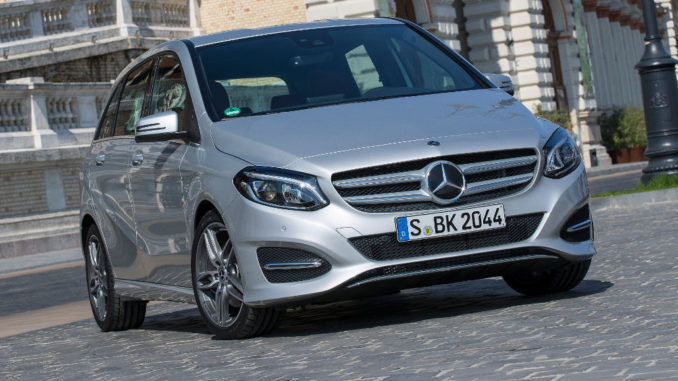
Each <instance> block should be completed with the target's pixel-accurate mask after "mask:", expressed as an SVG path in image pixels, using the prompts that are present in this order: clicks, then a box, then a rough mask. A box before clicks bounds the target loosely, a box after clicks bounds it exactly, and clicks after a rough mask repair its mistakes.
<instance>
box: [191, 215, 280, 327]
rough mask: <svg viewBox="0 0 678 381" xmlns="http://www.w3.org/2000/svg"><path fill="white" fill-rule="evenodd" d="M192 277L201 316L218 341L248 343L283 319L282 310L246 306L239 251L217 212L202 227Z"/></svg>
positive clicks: (195, 242)
mask: <svg viewBox="0 0 678 381" xmlns="http://www.w3.org/2000/svg"><path fill="white" fill-rule="evenodd" d="M208 246H209V247H208ZM210 248H211V249H210ZM210 250H211V251H210ZM191 274H192V281H193V293H194V296H195V301H196V304H197V305H198V310H199V311H200V315H201V316H202V318H203V320H204V321H205V324H206V325H207V327H208V328H209V330H210V331H211V332H212V333H213V334H214V335H215V336H216V337H217V338H219V339H244V338H248V337H253V336H259V335H263V334H266V333H268V332H270V331H272V330H273V329H274V328H275V327H276V326H277V324H278V321H279V320H280V316H281V311H280V310H279V309H277V308H258V307H252V306H248V305H247V304H245V303H243V301H242V300H243V299H244V294H243V287H242V282H241V280H242V278H241V276H240V271H239V267H238V262H237V257H236V254H235V249H234V248H233V245H232V244H231V242H230V236H229V235H228V230H227V229H226V227H225V225H224V223H223V221H222V219H221V217H220V216H219V214H218V213H217V212H216V211H214V210H212V211H209V212H207V213H206V214H205V216H204V217H203V218H202V219H201V220H200V222H199V223H198V227H197V229H196V234H195V239H194V240H193V250H192V255H191Z"/></svg>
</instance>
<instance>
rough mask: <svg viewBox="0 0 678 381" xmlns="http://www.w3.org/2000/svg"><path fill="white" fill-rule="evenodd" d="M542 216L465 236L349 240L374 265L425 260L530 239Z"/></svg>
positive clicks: (509, 219) (380, 236)
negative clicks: (396, 260)
mask: <svg viewBox="0 0 678 381" xmlns="http://www.w3.org/2000/svg"><path fill="white" fill-rule="evenodd" d="M543 215H544V214H543V213H533V214H524V215H520V216H512V217H506V227H505V228H503V229H497V230H489V231H483V232H478V233H470V234H464V235H454V236H447V237H440V238H429V239H422V240H417V241H410V242H398V239H397V237H396V233H389V234H376V235H370V236H362V237H356V238H351V239H349V242H351V244H352V245H353V247H355V248H356V250H358V251H359V252H360V253H361V254H362V255H364V256H365V257H367V258H369V259H373V260H375V261H388V260H393V259H402V258H414V257H423V256H426V255H435V254H446V253H453V252H457V251H463V250H472V249H478V248H483V247H490V246H499V245H504V244H508V243H513V242H519V241H523V240H526V239H528V238H529V237H530V236H531V235H532V234H534V232H535V231H536V230H537V227H538V226H539V223H540V222H541V220H542V217H543Z"/></svg>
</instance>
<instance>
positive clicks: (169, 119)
mask: <svg viewBox="0 0 678 381" xmlns="http://www.w3.org/2000/svg"><path fill="white" fill-rule="evenodd" d="M185 137H186V134H185V133H184V132H180V131H179V115H178V114H177V113H176V112H175V111H165V112H159V113H157V114H153V115H149V116H147V117H144V118H141V119H139V122H137V131H136V134H135V135H134V139H135V140H136V141H138V142H151V141H159V140H169V139H184V138H185Z"/></svg>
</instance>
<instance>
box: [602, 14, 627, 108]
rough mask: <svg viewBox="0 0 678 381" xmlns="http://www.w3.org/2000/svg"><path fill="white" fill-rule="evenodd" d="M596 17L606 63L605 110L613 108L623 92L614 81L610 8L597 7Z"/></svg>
mask: <svg viewBox="0 0 678 381" xmlns="http://www.w3.org/2000/svg"><path fill="white" fill-rule="evenodd" d="M596 15H597V16H598V26H599V31H600V38H601V42H602V50H601V52H602V57H603V62H604V63H605V69H606V70H605V79H606V82H605V87H606V89H607V90H606V94H607V95H608V96H607V99H606V100H605V104H604V105H602V107H603V108H610V107H613V106H614V105H615V104H616V102H617V97H618V95H619V92H620V91H621V90H620V88H619V81H616V80H613V78H615V75H616V73H615V70H614V67H612V66H614V40H613V37H612V29H611V27H610V19H609V15H610V8H609V7H608V6H606V5H599V6H598V7H596Z"/></svg>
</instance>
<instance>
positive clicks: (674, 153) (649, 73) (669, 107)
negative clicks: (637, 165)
mask: <svg viewBox="0 0 678 381" xmlns="http://www.w3.org/2000/svg"><path fill="white" fill-rule="evenodd" d="M642 3H643V16H644V18H645V52H644V53H643V57H642V58H641V59H640V62H638V64H637V65H636V69H638V72H639V73H640V83H641V86H642V89H643V106H644V109H645V125H646V127H647V149H646V150H645V156H647V157H648V158H649V159H650V161H649V163H648V165H647V167H645V168H644V169H643V176H642V177H641V181H642V182H643V183H645V184H647V183H648V182H650V180H651V179H652V178H653V177H655V176H658V175H663V174H670V175H678V81H676V64H677V63H678V60H676V59H674V58H671V54H670V53H669V52H667V51H666V49H665V48H664V45H662V41H661V36H660V34H659V29H658V28H657V14H656V8H655V4H654V0H642Z"/></svg>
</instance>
